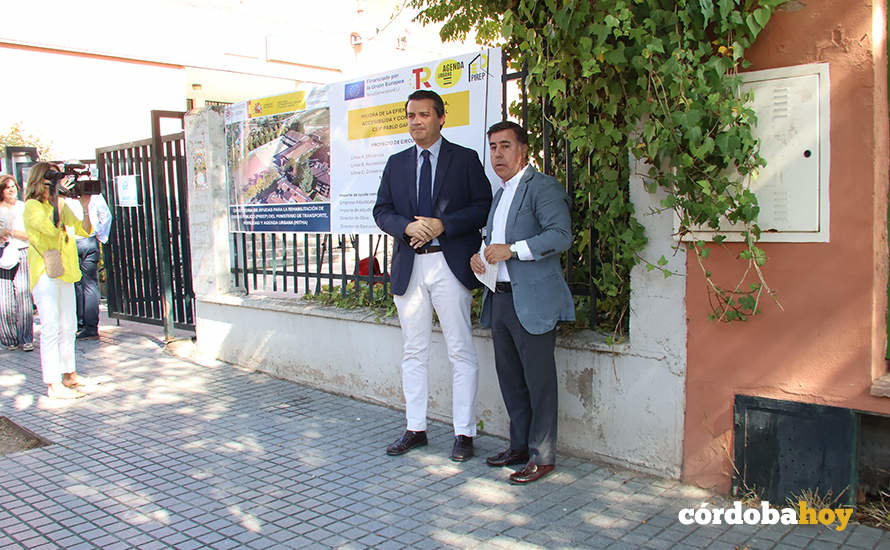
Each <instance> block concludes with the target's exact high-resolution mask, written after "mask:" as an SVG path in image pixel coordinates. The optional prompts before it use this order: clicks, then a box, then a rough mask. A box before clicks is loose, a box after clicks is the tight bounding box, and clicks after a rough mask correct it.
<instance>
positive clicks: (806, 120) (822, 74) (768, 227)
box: [676, 63, 831, 242]
mask: <svg viewBox="0 0 890 550" xmlns="http://www.w3.org/2000/svg"><path fill="white" fill-rule="evenodd" d="M741 76H742V78H743V80H744V84H743V86H742V91H743V92H744V91H748V90H752V91H753V92H754V102H753V105H752V108H753V110H754V111H755V113H756V114H757V127H756V128H755V130H754V135H755V137H756V138H757V139H758V140H759V141H760V156H762V157H763V158H764V159H766V162H767V165H766V167H764V168H762V169H761V170H760V173H759V174H758V175H757V177H756V178H754V177H752V178H751V179H750V180H749V185H750V189H751V190H752V191H753V192H754V194H755V195H757V201H758V204H759V205H760V215H759V216H758V225H759V226H760V229H761V231H762V233H761V238H760V240H761V242H828V241H829V223H828V222H829V203H828V198H829V195H828V174H829V166H830V156H831V148H830V142H829V128H830V118H829V81H828V63H815V64H809V65H797V66H794V67H783V68H780V69H769V70H764V71H752V72H749V73H743V74H742V75H741ZM676 223H677V226H678V227H677V229H679V219H677V220H676ZM743 229H744V228H743V227H742V226H740V225H737V226H733V225H731V224H729V223H728V222H727V223H726V224H725V225H724V226H722V227H721V228H720V231H719V232H715V231H710V230H707V229H706V230H698V231H694V232H693V233H691V234H689V235H687V236H686V237H684V240H699V239H702V240H706V241H709V240H711V238H712V237H713V236H714V235H716V234H718V233H719V234H722V235H726V237H727V239H726V240H727V241H741V240H742V235H741V232H742V231H743Z"/></svg>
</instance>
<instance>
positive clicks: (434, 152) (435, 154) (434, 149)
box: [411, 137, 442, 246]
mask: <svg viewBox="0 0 890 550" xmlns="http://www.w3.org/2000/svg"><path fill="white" fill-rule="evenodd" d="M414 148H415V149H416V150H417V179H416V180H415V181H414V185H415V186H416V187H415V188H416V189H417V195H418V200H419V199H420V167H421V166H423V156H422V155H421V154H420V152H421V151H423V150H424V149H423V148H422V147H421V146H420V145H416V144H415V145H414ZM441 148H442V138H441V137H439V139H437V140H436V143H434V144H432V145H430V146H429V149H427V151H429V152H430V169H431V170H432V172H431V175H432V178H433V179H432V181H431V182H430V192H431V193H432V194H433V196H435V195H436V187H435V185H436V166H438V165H439V150H440V149H441ZM430 199H431V200H430V204H432V197H430ZM411 221H412V222H413V221H414V220H411ZM438 245H439V239H433V240H431V241H430V246H438Z"/></svg>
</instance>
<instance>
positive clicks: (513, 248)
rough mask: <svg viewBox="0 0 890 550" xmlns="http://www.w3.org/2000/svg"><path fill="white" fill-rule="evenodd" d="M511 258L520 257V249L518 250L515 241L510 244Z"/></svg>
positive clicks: (516, 258)
mask: <svg viewBox="0 0 890 550" xmlns="http://www.w3.org/2000/svg"><path fill="white" fill-rule="evenodd" d="M510 259H511V260H518V259H519V251H518V250H516V244H515V243H514V244H511V245H510Z"/></svg>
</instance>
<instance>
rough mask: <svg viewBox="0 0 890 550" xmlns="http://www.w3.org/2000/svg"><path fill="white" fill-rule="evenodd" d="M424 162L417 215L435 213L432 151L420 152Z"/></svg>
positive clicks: (428, 215)
mask: <svg viewBox="0 0 890 550" xmlns="http://www.w3.org/2000/svg"><path fill="white" fill-rule="evenodd" d="M420 155H421V156H422V157H423V164H421V165H420V187H419V189H418V190H417V215H418V216H427V217H430V216H432V215H433V168H432V163H430V152H429V151H427V150H426V149H424V150H423V151H421V152H420Z"/></svg>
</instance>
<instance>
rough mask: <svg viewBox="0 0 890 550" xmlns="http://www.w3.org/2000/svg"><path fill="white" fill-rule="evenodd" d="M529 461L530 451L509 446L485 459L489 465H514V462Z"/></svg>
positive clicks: (523, 462)
mask: <svg viewBox="0 0 890 550" xmlns="http://www.w3.org/2000/svg"><path fill="white" fill-rule="evenodd" d="M527 462H528V451H514V450H513V449H511V448H509V447H507V448H506V449H505V450H503V451H501V452H499V453H498V454H496V455H494V456H490V457H488V458H486V459H485V463H486V464H488V465H489V466H495V467H500V466H512V465H514V464H525V463H527Z"/></svg>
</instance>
